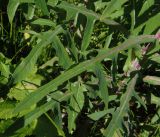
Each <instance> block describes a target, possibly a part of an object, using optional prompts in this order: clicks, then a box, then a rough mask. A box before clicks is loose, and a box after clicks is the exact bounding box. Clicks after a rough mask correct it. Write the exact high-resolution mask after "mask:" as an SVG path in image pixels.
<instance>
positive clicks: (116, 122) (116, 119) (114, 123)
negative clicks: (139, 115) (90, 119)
mask: <svg viewBox="0 0 160 137" xmlns="http://www.w3.org/2000/svg"><path fill="white" fill-rule="evenodd" d="M137 78H138V75H137V74H136V75H135V76H134V77H133V78H132V80H131V81H130V83H129V84H128V87H127V91H126V93H125V94H124V95H123V96H122V97H121V100H120V102H121V104H120V107H119V108H118V109H117V110H116V111H115V113H114V114H113V117H112V120H111V122H110V123H109V125H108V127H107V128H106V129H105V130H104V132H103V135H104V136H105V137H112V136H113V135H114V133H115V131H116V130H117V129H119V128H120V127H121V124H122V119H123V116H124V114H125V113H126V111H127V110H128V107H129V101H130V99H131V97H132V95H133V92H134V87H135V84H136V80H137Z"/></svg>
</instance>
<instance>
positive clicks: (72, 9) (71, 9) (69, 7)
mask: <svg viewBox="0 0 160 137" xmlns="http://www.w3.org/2000/svg"><path fill="white" fill-rule="evenodd" d="M57 7H58V8H62V9H65V10H66V11H67V19H73V18H75V17H76V15H77V14H78V13H81V14H83V15H84V16H86V17H92V19H93V18H94V19H95V20H101V21H102V22H104V23H106V24H108V25H115V26H116V25H117V26H119V25H120V24H119V23H117V22H115V21H114V20H110V19H106V18H105V19H101V15H99V14H97V13H95V12H93V11H91V10H88V9H86V8H85V7H77V6H75V5H73V4H69V3H67V2H65V1H62V2H61V3H60V4H59V5H57Z"/></svg>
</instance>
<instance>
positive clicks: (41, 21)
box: [31, 18, 56, 27]
mask: <svg viewBox="0 0 160 137" xmlns="http://www.w3.org/2000/svg"><path fill="white" fill-rule="evenodd" d="M31 23H32V24H36V25H40V26H43V25H46V26H51V27H55V26H56V24H55V23H54V22H53V21H51V20H49V19H43V18H38V19H37V20H34V21H33V22H31Z"/></svg>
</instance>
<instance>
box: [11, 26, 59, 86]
mask: <svg viewBox="0 0 160 137" xmlns="http://www.w3.org/2000/svg"><path fill="white" fill-rule="evenodd" d="M60 32H62V28H61V27H60V26H58V27H57V28H55V30H54V31H49V32H48V33H47V34H45V35H44V37H43V39H42V40H41V42H40V43H38V44H37V45H36V46H35V47H34V48H33V49H32V50H31V52H30V53H29V55H28V56H27V57H26V58H25V59H24V60H23V61H22V62H21V63H20V64H19V65H18V67H17V68H16V69H15V71H14V73H13V79H14V83H17V82H20V81H22V80H25V79H26V77H27V76H28V75H29V74H30V73H31V72H32V71H31V70H32V69H33V68H34V65H35V63H36V61H37V59H38V56H39V55H40V53H41V51H42V49H43V48H44V47H45V46H47V45H48V44H50V43H51V42H53V38H54V36H55V35H57V34H58V33H60Z"/></svg>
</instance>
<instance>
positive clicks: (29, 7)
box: [24, 3, 35, 20]
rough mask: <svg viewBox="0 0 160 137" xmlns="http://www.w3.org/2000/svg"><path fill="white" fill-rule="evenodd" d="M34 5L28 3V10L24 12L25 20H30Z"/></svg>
mask: <svg viewBox="0 0 160 137" xmlns="http://www.w3.org/2000/svg"><path fill="white" fill-rule="evenodd" d="M34 12H35V5H33V4H31V3H28V12H27V13H24V15H25V17H26V19H27V20H31V19H32V18H33V16H34Z"/></svg>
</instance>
